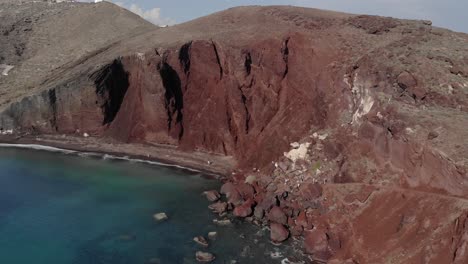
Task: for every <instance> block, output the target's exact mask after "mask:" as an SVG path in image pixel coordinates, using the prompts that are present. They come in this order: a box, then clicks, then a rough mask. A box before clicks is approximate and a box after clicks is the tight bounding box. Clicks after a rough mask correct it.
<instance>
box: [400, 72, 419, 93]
mask: <svg viewBox="0 0 468 264" xmlns="http://www.w3.org/2000/svg"><path fill="white" fill-rule="evenodd" d="M397 82H398V85H399V86H400V88H401V89H403V90H406V89H408V88H411V87H414V86H416V85H417V84H418V82H417V80H416V78H414V76H413V75H412V74H411V73H409V72H407V71H404V72H402V73H401V74H400V75H398V77H397Z"/></svg>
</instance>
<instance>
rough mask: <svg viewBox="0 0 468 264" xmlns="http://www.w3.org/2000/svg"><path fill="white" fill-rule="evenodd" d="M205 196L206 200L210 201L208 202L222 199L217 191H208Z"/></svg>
mask: <svg viewBox="0 0 468 264" xmlns="http://www.w3.org/2000/svg"><path fill="white" fill-rule="evenodd" d="M203 195H205V196H206V199H208V201H210V202H216V201H218V200H219V198H220V197H221V195H220V194H219V192H218V191H216V190H211V191H206V192H204V193H203Z"/></svg>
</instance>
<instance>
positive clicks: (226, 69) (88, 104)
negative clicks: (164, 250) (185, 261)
mask: <svg viewBox="0 0 468 264" xmlns="http://www.w3.org/2000/svg"><path fill="white" fill-rule="evenodd" d="M259 8H260V7H259ZM254 9H255V8H254ZM260 9H261V10H260V11H262V12H261V15H258V16H260V17H261V18H257V15H252V16H253V17H255V19H257V20H258V21H257V20H255V22H256V23H257V24H254V25H257V26H256V27H257V28H255V26H254V27H253V28H254V29H252V27H251V24H248V25H247V24H246V25H244V24H243V23H244V22H243V21H244V20H245V21H247V22H248V21H250V20H251V19H252V18H251V17H249V15H248V12H250V11H248V10H244V9H235V10H231V11H226V13H221V14H218V15H217V16H214V18H213V20H215V21H218V22H219V24H220V25H223V27H225V28H223V30H220V31H219V32H218V33H217V34H219V36H218V35H210V36H204V35H203V34H202V33H199V34H200V35H198V37H193V38H191V37H180V38H181V39H182V40H177V41H173V42H170V43H163V44H161V43H159V42H157V39H159V38H156V37H155V38H154V39H153V40H154V41H155V43H154V44H152V43H149V44H145V45H142V46H143V47H146V48H145V49H143V50H138V52H132V53H131V54H130V55H126V56H123V57H117V56H116V57H114V60H112V61H110V62H108V63H106V65H105V66H103V67H100V68H98V69H93V70H91V71H89V73H88V74H87V75H86V76H81V77H80V78H78V79H73V80H71V81H67V82H66V84H63V85H60V86H56V87H53V88H50V89H47V90H45V91H43V92H42V93H41V94H38V95H34V96H30V97H27V98H24V99H23V100H22V101H20V102H17V103H13V104H12V105H11V106H10V107H9V108H8V109H7V110H6V111H4V112H3V113H2V114H1V115H0V124H1V125H2V127H3V129H4V130H10V129H11V130H13V131H15V133H36V134H43V133H46V134H47V133H49V134H77V133H78V134H82V133H87V134H90V135H91V136H93V137H96V138H104V139H109V138H110V139H113V140H115V142H125V143H141V144H167V145H172V146H177V147H178V148H179V149H181V150H184V151H187V152H190V151H195V150H199V151H203V152H210V153H215V154H221V155H227V156H233V157H234V158H235V159H236V160H237V161H238V168H237V170H236V171H235V174H234V175H233V176H232V178H231V179H230V181H231V182H232V183H229V185H228V187H225V188H224V189H225V194H227V198H228V203H229V204H230V207H231V208H232V209H235V211H234V214H240V215H243V216H245V214H244V212H248V213H246V214H247V215H248V216H250V215H251V214H254V218H255V219H256V222H257V223H258V224H264V225H271V224H274V225H271V227H272V228H281V226H284V227H287V229H288V232H289V233H290V235H291V236H297V237H304V249H305V251H306V252H307V253H308V254H310V255H311V258H312V259H314V260H316V261H323V262H325V261H329V262H330V263H333V261H334V263H466V262H467V261H468V259H467V253H466V247H467V245H466V243H467V242H466V240H467V234H468V233H467V229H466V227H465V224H466V213H467V212H468V200H467V199H466V197H467V195H468V187H467V186H468V177H467V165H468V155H467V153H468V142H467V139H468V130H466V127H468V115H467V111H468V89H467V87H468V79H466V78H467V76H468V74H466V73H467V72H468V71H467V70H466V69H468V68H467V65H468V64H467V63H468V61H467V60H466V57H468V55H467V54H468V50H467V49H466V43H467V42H468V38H467V36H466V35H464V34H457V33H453V32H448V31H444V30H441V29H436V28H433V27H432V26H431V25H430V23H429V22H427V21H403V20H396V19H392V18H379V17H371V16H351V15H343V14H341V15H340V14H325V15H324V14H323V13H320V12H318V11H314V12H312V11H310V12H311V14H309V13H307V12H309V11H307V10H306V11H304V10H302V9H300V10H299V9H293V10H292V9H291V10H290V9H289V8H279V7H271V8H265V9H262V8H260ZM249 10H250V9H249ZM257 11H259V10H257ZM257 11H256V12H254V13H255V14H258V12H257ZM246 12H247V13H246ZM205 19H208V18H205ZM249 19H250V20H249ZM203 21H204V20H203V19H202V20H200V21H195V22H193V23H192V24H189V25H181V26H180V27H179V28H178V27H175V29H174V32H176V33H177V32H178V31H177V30H179V31H181V32H185V31H184V30H185V29H186V28H190V27H189V26H190V25H194V26H193V27H194V28H190V29H191V31H190V32H193V31H196V30H197V29H198V30H200V31H203V25H205V24H204V22H203ZM264 21H270V22H271V23H273V22H275V23H279V26H278V30H277V31H275V32H272V31H268V28H267V27H266V26H265V24H262V23H265V22H264ZM205 22H206V21H205ZM221 22H222V23H221ZM247 22H245V23H247ZM212 24H216V23H211V24H210V25H212ZM231 25H244V26H245V30H246V32H247V33H245V32H241V33H239V32H238V31H237V30H238V29H237V28H234V27H232V28H231ZM205 26H206V25H205ZM198 27H200V29H199V28H198ZM219 27H221V26H219ZM216 29H217V28H216ZM260 29H265V30H264V31H262V32H259V33H258V34H254V33H255V32H256V31H258V30H260ZM168 32H169V33H161V35H157V36H158V37H161V36H163V37H164V36H167V37H172V35H171V34H172V33H171V32H172V31H171V29H168ZM216 32H217V31H216ZM226 32H227V33H226ZM234 32H235V33H236V34H239V37H238V39H236V37H233V36H228V35H232V34H234ZM248 32H250V33H252V34H253V35H252V36H251V35H248ZM265 32H266V33H265ZM191 34H195V33H191ZM207 34H208V33H207ZM246 35H248V36H246ZM177 36H179V35H177ZM191 36H192V35H191ZM200 36H202V37H200ZM146 38H149V37H148V36H144V38H143V37H142V39H144V40H145V41H146ZM149 39H151V38H149ZM237 40H238V41H237ZM140 41H143V40H140ZM137 42H138V41H137V40H135V42H132V43H133V44H134V43H137ZM443 46H448V47H451V51H448V50H447V49H442V48H440V47H443ZM139 47H140V46H139ZM226 190H228V191H226ZM223 208H224V207H223ZM246 209H250V210H246ZM278 215H279V216H278ZM283 220H285V221H283ZM278 226H280V227H278ZM282 231H283V230H282ZM346 261H347V262H346Z"/></svg>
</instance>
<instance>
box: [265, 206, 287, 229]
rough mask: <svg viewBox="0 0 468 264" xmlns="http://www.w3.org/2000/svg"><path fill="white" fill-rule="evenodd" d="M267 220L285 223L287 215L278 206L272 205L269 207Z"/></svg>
mask: <svg viewBox="0 0 468 264" xmlns="http://www.w3.org/2000/svg"><path fill="white" fill-rule="evenodd" d="M268 220H269V221H271V222H274V223H278V224H282V225H286V224H287V222H288V217H287V216H286V214H285V213H284V212H283V210H282V209H281V208H280V207H278V206H274V207H273V208H271V210H270V212H268Z"/></svg>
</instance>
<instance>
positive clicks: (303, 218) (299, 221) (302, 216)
mask: <svg viewBox="0 0 468 264" xmlns="http://www.w3.org/2000/svg"><path fill="white" fill-rule="evenodd" d="M295 222H296V225H298V226H301V227H304V228H305V227H307V215H306V213H305V211H301V212H300V213H299V215H298V216H297V218H296V221H295Z"/></svg>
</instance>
